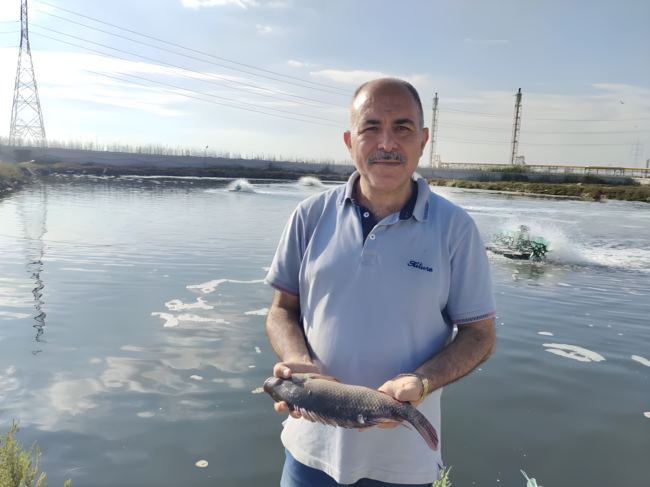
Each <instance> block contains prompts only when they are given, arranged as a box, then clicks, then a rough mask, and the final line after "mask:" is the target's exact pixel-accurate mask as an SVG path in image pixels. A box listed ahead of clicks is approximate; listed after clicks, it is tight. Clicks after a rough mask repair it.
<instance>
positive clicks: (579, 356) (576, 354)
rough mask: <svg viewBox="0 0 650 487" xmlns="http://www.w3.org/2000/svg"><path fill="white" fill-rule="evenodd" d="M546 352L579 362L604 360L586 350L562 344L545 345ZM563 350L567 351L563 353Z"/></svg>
mask: <svg viewBox="0 0 650 487" xmlns="http://www.w3.org/2000/svg"><path fill="white" fill-rule="evenodd" d="M544 346H545V347H551V348H547V349H546V351H547V352H551V353H554V354H555V355H560V356H561V357H566V358H572V359H574V360H578V361H580V362H602V361H604V360H605V357H603V356H602V355H600V354H598V353H596V352H592V351H591V350H587V349H586V348H582V347H577V346H575V345H566V344H564V343H545V344H544ZM565 350H568V352H567V351H565Z"/></svg>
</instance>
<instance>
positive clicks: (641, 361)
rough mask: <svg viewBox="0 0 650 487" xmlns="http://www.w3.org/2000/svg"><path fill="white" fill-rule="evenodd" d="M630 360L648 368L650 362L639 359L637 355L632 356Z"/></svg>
mask: <svg viewBox="0 0 650 487" xmlns="http://www.w3.org/2000/svg"><path fill="white" fill-rule="evenodd" d="M632 360H636V361H637V362H639V363H640V364H643V365H647V366H648V367H650V360H648V359H646V358H643V357H639V356H638V355H632Z"/></svg>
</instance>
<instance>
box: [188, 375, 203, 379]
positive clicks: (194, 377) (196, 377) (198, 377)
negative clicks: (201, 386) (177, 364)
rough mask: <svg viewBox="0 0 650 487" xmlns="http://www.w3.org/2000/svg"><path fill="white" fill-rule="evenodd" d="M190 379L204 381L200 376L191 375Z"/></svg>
mask: <svg viewBox="0 0 650 487" xmlns="http://www.w3.org/2000/svg"><path fill="white" fill-rule="evenodd" d="M190 379H194V380H203V377H201V376H200V375H190Z"/></svg>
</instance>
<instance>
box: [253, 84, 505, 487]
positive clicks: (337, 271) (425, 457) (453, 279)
mask: <svg viewBox="0 0 650 487" xmlns="http://www.w3.org/2000/svg"><path fill="white" fill-rule="evenodd" d="M428 137H429V133H428V129H427V128H425V127H424V116H423V112H422V104H421V102H420V97H419V95H418V94H417V91H416V90H415V88H413V87H412V86H411V85H410V84H409V83H406V82H404V81H402V80H398V79H393V78H388V79H379V80H375V81H371V82H369V83H366V84H364V85H362V86H361V87H359V89H357V91H356V92H355V94H354V97H353V99H352V103H351V106H350V130H349V131H347V132H345V134H344V140H345V144H346V146H347V147H348V150H349V151H350V155H351V157H352V159H353V160H354V164H355V166H356V168H357V172H355V173H354V174H353V175H352V176H351V177H350V179H349V181H348V183H347V185H345V186H341V187H338V188H336V189H334V190H330V191H327V192H324V193H321V194H319V195H317V196H314V197H312V198H309V199H307V200H305V201H303V202H302V203H301V204H300V205H299V206H298V208H297V209H296V210H295V212H294V213H293V215H292V216H291V218H290V220H289V222H288V224H287V226H286V228H285V230H284V234H283V235H282V238H281V241H280V244H279V246H278V251H277V253H276V256H275V259H274V261H273V264H272V267H271V270H270V271H269V274H268V276H267V279H266V282H267V283H268V284H270V285H271V286H273V287H274V289H275V292H274V296H273V302H272V304H271V308H270V311H269V314H268V317H267V320H266V332H267V335H268V337H269V340H270V342H271V345H272V346H273V349H274V351H275V352H276V354H277V355H278V357H279V358H280V363H278V364H276V365H275V367H274V369H273V374H274V376H276V377H284V378H288V377H290V376H291V374H292V373H304V372H317V373H318V372H319V373H322V374H327V375H331V376H333V377H336V378H337V379H339V380H340V381H341V382H344V383H348V384H355V385H362V386H366V387H370V388H373V389H379V390H380V391H383V392H385V393H386V394H388V395H390V396H392V397H394V398H395V399H397V400H399V401H410V402H411V403H412V404H413V405H414V406H416V407H418V410H419V411H420V412H422V413H423V414H424V415H425V416H426V417H427V418H428V419H429V421H430V422H431V424H432V425H433V426H434V427H435V428H436V430H437V431H438V433H440V394H441V392H442V391H441V388H442V386H444V385H445V384H448V383H450V382H452V381H454V380H457V379H459V378H460V377H462V376H464V375H466V374H467V373H469V372H470V371H471V370H472V369H473V368H475V367H476V366H477V365H478V364H480V363H481V362H483V361H484V360H486V359H487V358H488V357H489V356H490V354H491V353H492V351H493V350H494V345H495V332H494V320H493V318H492V317H493V316H494V315H495V314H496V311H495V305H494V296H493V293H492V282H491V278H490V270H489V264H488V261H487V256H486V254H485V249H484V246H483V241H482V239H481V237H480V235H479V233H478V230H477V229H476V225H475V224H474V221H473V220H472V219H471V217H469V215H467V213H465V212H464V211H463V210H462V209H461V208H459V207H457V206H456V205H454V204H452V203H450V202H449V201H447V200H445V199H444V198H441V197H439V196H437V195H435V194H434V193H431V191H430V190H429V187H428V185H427V183H426V180H424V179H423V178H421V177H419V175H417V174H414V173H415V169H416V168H417V164H418V161H419V159H420V157H421V156H422V153H423V151H424V146H425V144H426V142H427V140H428ZM454 324H456V325H457V326H458V334H457V336H456V338H455V339H454V340H453V341H451V342H450V340H451V334H452V328H453V325H454ZM400 374H412V375H406V376H401V375H400ZM413 374H414V375H413ZM427 389H428V395H427ZM275 409H276V411H278V412H279V413H283V412H285V411H286V410H287V409H288V406H287V404H286V403H285V402H279V403H276V405H275ZM290 416H291V417H290V418H289V419H288V420H287V421H286V422H285V427H284V430H283V432H282V442H283V444H284V446H285V448H286V453H287V460H286V463H285V467H284V471H283V475H282V481H281V486H282V487H295V486H329V485H332V486H334V485H339V484H353V485H364V486H365V485H368V486H370V485H377V486H379V485H381V486H387V485H430V484H431V482H432V481H434V480H436V479H438V478H439V468H440V467H442V460H441V458H440V451H439V450H438V451H436V452H433V451H431V450H430V449H429V448H427V446H426V444H425V443H424V442H423V440H422V438H421V437H420V435H419V434H418V433H417V432H416V431H411V430H409V429H407V428H404V427H399V428H395V426H396V424H394V423H393V424H387V425H382V426H379V427H375V428H369V429H366V430H362V431H357V430H348V429H344V428H334V427H331V426H326V425H322V424H319V423H312V422H310V421H307V420H305V419H301V418H300V414H299V413H297V412H290ZM441 443H442V442H441Z"/></svg>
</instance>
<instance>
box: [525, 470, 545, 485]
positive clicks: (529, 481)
mask: <svg viewBox="0 0 650 487" xmlns="http://www.w3.org/2000/svg"><path fill="white" fill-rule="evenodd" d="M520 472H521V473H523V474H524V477H526V480H528V482H527V483H526V487H542V486H541V485H537V481H536V480H535V479H529V478H528V475H526V472H524V471H523V470H520Z"/></svg>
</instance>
